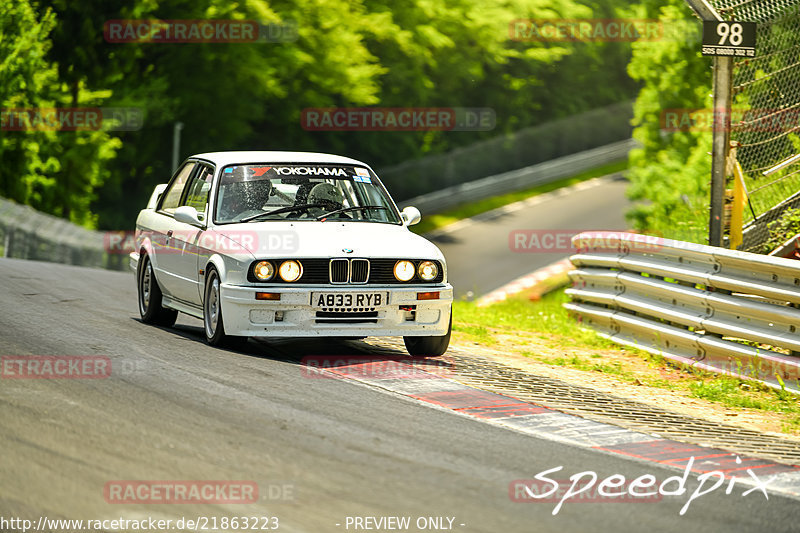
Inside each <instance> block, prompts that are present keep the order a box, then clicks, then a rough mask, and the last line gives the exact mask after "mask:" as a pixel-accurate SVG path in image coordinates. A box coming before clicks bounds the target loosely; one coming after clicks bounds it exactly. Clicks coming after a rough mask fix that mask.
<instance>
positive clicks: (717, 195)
mask: <svg viewBox="0 0 800 533" xmlns="http://www.w3.org/2000/svg"><path fill="white" fill-rule="evenodd" d="M732 84H733V58H732V57H719V56H717V57H715V58H714V131H713V144H712V151H711V191H710V205H711V209H710V215H709V222H708V244H709V246H722V227H723V210H724V203H725V182H726V180H727V172H725V170H726V166H727V165H726V163H727V160H728V148H729V147H730V141H729V136H730V131H731V85H732Z"/></svg>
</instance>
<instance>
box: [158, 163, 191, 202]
mask: <svg viewBox="0 0 800 533" xmlns="http://www.w3.org/2000/svg"><path fill="white" fill-rule="evenodd" d="M196 164H197V163H194V162H190V163H186V164H185V165H183V168H181V170H180V172H178V175H177V176H176V177H175V179H174V180H172V183H170V184H169V187H168V188H167V190H166V191H164V196H163V199H162V200H161V211H164V212H166V213H169V214H172V213H174V212H175V209H176V208H177V207H178V205H180V201H181V194H183V189H184V187H185V186H186V180H188V179H189V176H191V175H192V170H194V167H195V165H196Z"/></svg>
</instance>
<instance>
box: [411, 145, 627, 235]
mask: <svg viewBox="0 0 800 533" xmlns="http://www.w3.org/2000/svg"><path fill="white" fill-rule="evenodd" d="M627 168H628V161H627V159H626V160H624V161H619V162H617V163H609V164H607V165H602V166H599V167H596V168H593V169H591V170H587V171H586V172H581V173H580V174H576V175H574V176H570V177H568V178H564V179H560V180H558V181H554V182H553V183H548V184H545V185H539V186H537V187H532V188H530V189H526V190H524V191H518V192H512V193H508V194H501V195H499V196H493V197H491V198H486V199H485V200H479V201H477V202H473V203H469V204H464V205H461V206H459V207H456V208H453V209H450V210H448V211H444V212H442V213H438V214H435V215H428V216H424V217H423V218H422V221H421V222H420V223H419V224H416V225H414V226H411V228H410V229H411V230H412V231H413V232H414V233H417V234H423V233H428V232H431V231H433V230H436V229H439V228H441V227H444V226H447V225H448V224H452V223H453V222H457V221H459V220H463V219H465V218H469V217H473V216H475V215H479V214H481V213H485V212H487V211H491V210H492V209H497V208H499V207H503V206H506V205H508V204H513V203H514V202H519V201H522V200H526V199H528V198H531V197H533V196H538V195H540V194H544V193H548V192H550V191H554V190H556V189H560V188H562V187H568V186H570V185H575V184H576V183H580V182H582V181H586V180H589V179H592V178H597V177H600V176H605V175H607V174H613V173H614V172H622V171H623V170H625V169H627Z"/></svg>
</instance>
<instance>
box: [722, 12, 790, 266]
mask: <svg viewBox="0 0 800 533" xmlns="http://www.w3.org/2000/svg"><path fill="white" fill-rule="evenodd" d="M711 4H712V5H713V7H714V8H715V9H716V10H717V11H718V12H719V13H720V15H721V16H722V17H723V19H725V20H738V21H745V22H756V23H757V32H756V57H753V58H746V59H745V58H742V59H739V60H737V61H735V63H734V69H733V105H732V109H731V141H734V142H735V143H738V146H735V145H734V146H735V148H734V149H735V150H736V159H737V160H738V161H739V163H740V164H741V166H742V170H743V171H744V175H745V184H746V185H747V189H748V192H749V193H750V197H749V200H750V202H749V203H750V206H749V207H747V208H746V209H745V218H744V220H745V232H744V242H743V244H742V246H741V249H742V250H746V251H751V252H765V251H766V250H767V248H769V247H770V246H773V245H774V242H773V243H771V244H768V241H770V237H771V235H770V230H773V233H774V232H775V230H776V229H777V228H778V226H779V225H780V224H781V219H784V220H785V219H786V217H787V210H788V209H790V208H797V207H800V192H799V191H800V158H798V161H794V160H792V159H791V158H792V157H793V156H795V155H796V154H800V5H798V2H797V0H711ZM782 163H783V165H782ZM789 213H791V212H790V211H789Z"/></svg>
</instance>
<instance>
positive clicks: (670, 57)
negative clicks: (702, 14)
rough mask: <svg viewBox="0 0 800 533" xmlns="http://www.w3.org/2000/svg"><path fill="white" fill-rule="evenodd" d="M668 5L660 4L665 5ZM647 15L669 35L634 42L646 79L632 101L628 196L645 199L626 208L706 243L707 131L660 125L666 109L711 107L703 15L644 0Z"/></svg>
mask: <svg viewBox="0 0 800 533" xmlns="http://www.w3.org/2000/svg"><path fill="white" fill-rule="evenodd" d="M662 4H663V5H662ZM644 9H645V11H644V13H642V15H643V16H644V17H647V18H658V19H659V20H660V21H661V22H662V24H663V25H664V27H665V28H668V29H669V30H670V31H667V32H665V38H664V39H662V40H658V41H653V42H647V41H642V42H637V43H634V45H633V58H632V60H631V62H630V65H629V66H628V73H629V74H630V75H631V77H632V78H634V79H636V80H639V81H641V82H642V83H643V85H644V86H643V88H642V90H641V91H640V92H639V96H638V98H637V100H636V104H635V106H634V115H635V118H634V125H635V127H636V128H635V130H634V134H633V136H634V138H635V139H637V140H638V141H640V142H641V143H642V148H641V149H637V150H633V151H632V152H631V155H630V164H631V168H630V171H629V173H628V177H629V179H630V180H631V187H630V188H629V190H628V196H629V197H630V198H631V199H632V200H635V201H640V202H641V203H639V204H638V205H636V206H635V207H634V208H633V209H632V210H631V212H630V213H629V214H628V216H629V218H630V220H631V221H632V223H633V225H634V227H635V228H636V229H639V230H651V231H657V232H660V233H661V234H662V235H664V236H665V237H670V238H675V239H680V240H689V241H695V242H702V239H703V238H704V235H705V232H706V227H707V224H708V220H707V217H708V214H707V213H708V210H707V205H708V190H709V176H710V173H711V156H710V155H709V152H710V151H711V132H710V131H699V132H695V131H675V132H666V133H665V132H664V131H662V129H663V126H662V120H663V117H664V116H665V115H664V113H665V112H668V111H670V110H673V111H677V110H691V109H700V108H709V107H711V104H712V101H711V97H710V83H711V71H710V61H709V60H708V59H707V58H703V57H702V56H701V55H700V46H699V31H700V21H699V20H698V19H696V18H695V17H694V16H693V14H692V11H691V9H689V7H688V6H687V5H686V3H685V2H684V1H683V0H666V1H664V2H657V3H656V2H650V3H647V4H645V6H644Z"/></svg>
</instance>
